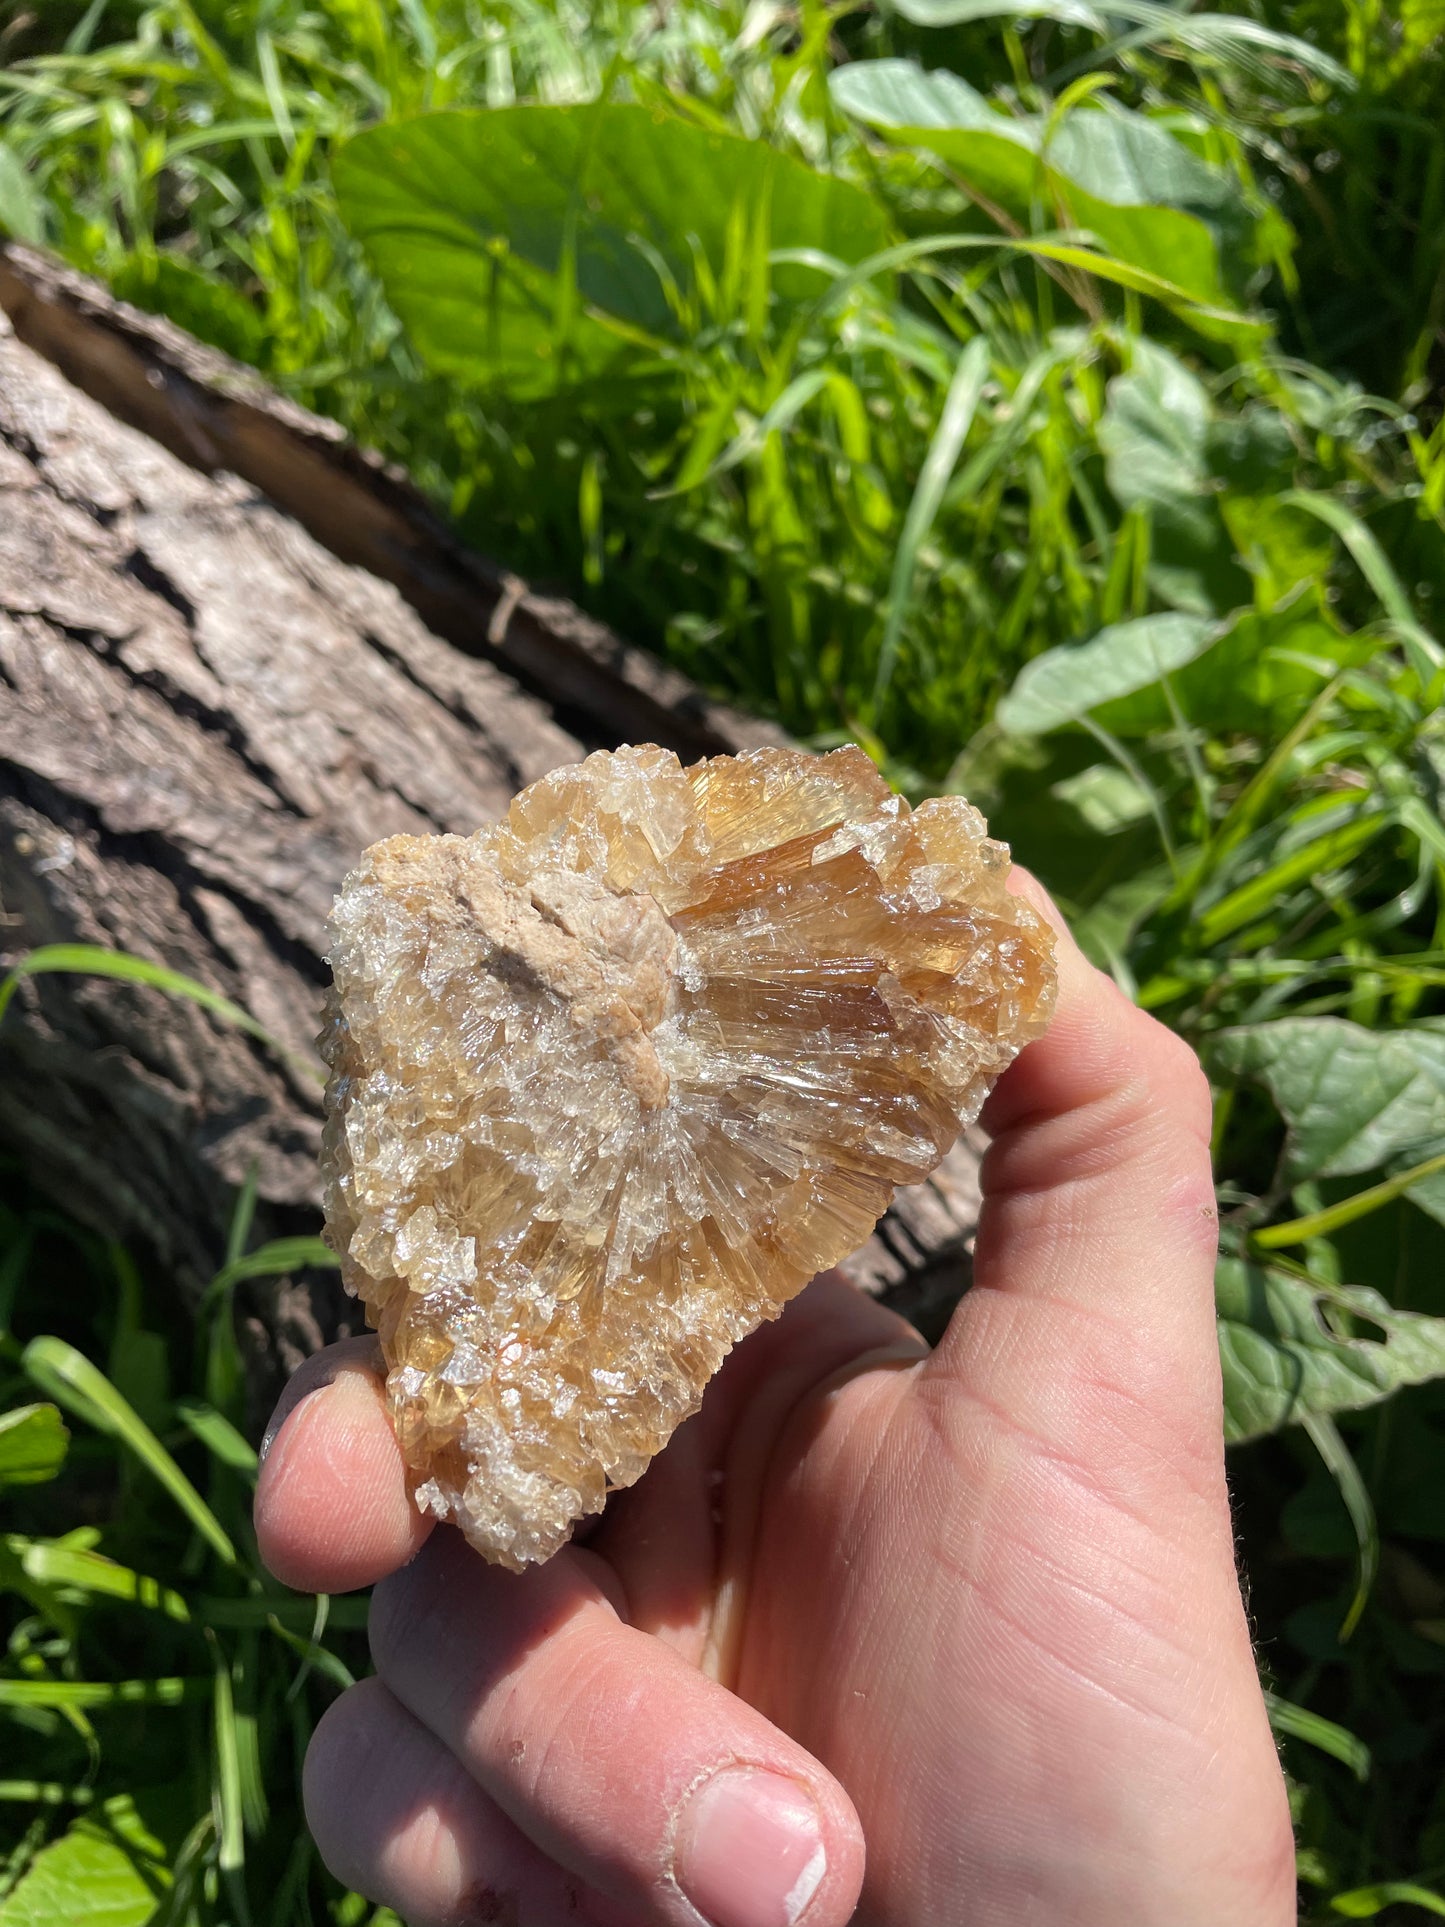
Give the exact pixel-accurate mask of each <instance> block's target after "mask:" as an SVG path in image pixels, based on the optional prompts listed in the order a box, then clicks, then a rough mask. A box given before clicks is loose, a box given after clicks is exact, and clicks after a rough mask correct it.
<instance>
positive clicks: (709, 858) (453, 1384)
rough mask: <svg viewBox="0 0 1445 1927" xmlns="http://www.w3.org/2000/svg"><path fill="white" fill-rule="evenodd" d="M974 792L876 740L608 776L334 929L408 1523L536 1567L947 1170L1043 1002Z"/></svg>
mask: <svg viewBox="0 0 1445 1927" xmlns="http://www.w3.org/2000/svg"><path fill="white" fill-rule="evenodd" d="M1007 872H1008V852H1007V850H1006V849H1005V848H1004V846H1003V845H1002V844H999V843H994V842H990V841H989V839H988V837H987V835H986V834H985V825H984V822H983V819H982V818H981V817H980V816H979V814H978V812H977V811H976V810H974V809H972V808H970V807H969V805H968V804H967V803H964V802H963V801H961V800H960V799H957V798H952V797H950V798H944V799H941V800H938V801H933V802H928V803H924V804H922V805H921V806H920V807H919V808H918V809H916V810H910V809H909V807H908V805H907V803H905V802H903V801H902V800H901V799H900V798H898V797H896V796H894V795H893V794H892V793H891V792H890V791H889V789H888V787H887V785H886V784H885V783H884V782H883V780H882V778H881V777H880V776H879V775H878V772H877V771H876V769H875V768H874V766H873V764H872V763H871V762H870V761H869V759H868V757H867V756H865V755H864V754H863V752H862V751H861V750H859V749H840V750H835V751H834V752H833V753H832V754H831V755H828V756H819V757H815V756H809V755H806V754H804V753H803V752H801V751H795V750H786V749H764V750H758V751H754V752H752V753H750V754H747V755H743V756H737V757H730V756H719V757H714V758H713V759H712V760H710V761H708V762H702V763H697V764H695V765H694V766H693V767H692V768H691V769H683V768H682V766H681V765H680V764H679V762H678V760H677V758H676V757H675V756H673V755H671V754H670V753H669V752H667V751H664V750H660V749H654V748H651V747H644V748H639V749H622V750H618V751H617V752H616V753H615V754H606V753H602V752H599V753H598V754H597V755H594V756H589V757H588V758H587V760H586V761H585V762H583V763H579V764H576V765H574V766H572V767H570V768H566V769H559V770H557V771H555V772H554V773H553V774H552V775H550V776H548V777H546V778H544V779H543V780H542V781H541V782H539V783H534V784H533V785H532V787H531V788H530V789H527V790H524V791H523V792H522V794H521V795H520V796H518V797H517V798H516V800H515V801H514V802H513V804H512V806H511V808H510V810H509V811H508V813H507V816H506V818H505V819H504V820H503V821H502V822H500V823H497V824H495V825H493V826H491V827H490V828H487V829H483V830H479V831H478V832H477V833H476V835H475V836H466V837H463V836H437V837H412V836H397V837H392V838H390V839H389V840H388V841H387V842H384V843H378V844H376V845H375V846H374V848H372V849H370V850H368V851H367V852H366V854H365V856H364V857H363V858H362V861H361V864H360V866H359V868H357V869H356V870H355V871H353V872H352V874H351V875H350V876H349V877H348V878H347V879H346V882H345V884H344V885H343V886H342V890H341V894H340V896H339V898H338V899H337V904H336V910H335V915H334V918H333V933H334V936H333V946H332V955H331V961H332V966H333V970H334V973H335V989H334V991H333V993H332V996H331V1000H330V1005H329V1011H328V1023H327V1028H326V1031H325V1033H324V1034H323V1037H322V1049H323V1053H324V1055H325V1057H326V1060H327V1063H328V1064H329V1066H330V1069H331V1079H330V1083H329V1086H328V1090H327V1126H326V1137H325V1150H324V1154H323V1155H324V1164H325V1176H326V1216H327V1224H328V1235H329V1238H330V1240H331V1243H332V1245H333V1247H334V1248H335V1250H336V1252H337V1254H338V1255H339V1257H340V1259H341V1264H342V1272H343V1276H344V1278H345V1281H346V1283H347V1285H348V1287H349V1288H350V1289H351V1290H352V1291H354V1292H357V1293H359V1294H360V1296H361V1297H362V1298H363V1299H364V1300H365V1303H366V1309H367V1312H368V1314H369V1316H370V1318H371V1320H372V1322H373V1324H374V1325H375V1326H376V1328H377V1330H378V1331H379V1332H380V1334H381V1341H382V1347H383V1350H384V1353H385V1357H386V1362H387V1366H388V1377H387V1398H388V1402H389V1406H390V1410H391V1415H392V1419H393V1422H394V1423H395V1426H396V1432H397V1437H398V1439H399V1440H400V1442H401V1448H402V1452H403V1455H404V1457H405V1459H406V1462H407V1465H408V1466H409V1467H410V1468H411V1471H412V1474H413V1477H414V1479H415V1481H416V1488H415V1489H416V1497H417V1500H418V1503H419V1504H421V1505H422V1506H424V1507H427V1508H430V1509H431V1510H432V1511H433V1512H435V1513H437V1514H439V1515H440V1516H441V1517H443V1518H449V1519H451V1520H453V1521H454V1522H455V1523H456V1524H457V1525H459V1526H460V1527H461V1528H462V1530H463V1531H464V1532H465V1534H466V1536H467V1538H468V1539H469V1540H470V1541H471V1543H472V1544H473V1545H474V1546H475V1547H477V1549H478V1550H479V1551H481V1552H483V1553H484V1554H486V1556H487V1557H488V1558H489V1559H494V1560H497V1561H499V1562H500V1563H501V1564H503V1565H506V1566H511V1567H513V1568H515V1569H520V1568H521V1567H522V1566H523V1565H524V1564H526V1563H528V1562H530V1561H533V1560H539V1559H545V1558H547V1557H548V1555H549V1554H550V1553H552V1552H554V1551H555V1550H556V1549H557V1547H558V1546H560V1545H561V1544H562V1543H563V1541H564V1540H565V1539H566V1538H567V1536H568V1533H569V1532H570V1530H571V1528H572V1525H573V1524H574V1522H575V1521H576V1520H577V1519H579V1518H581V1517H582V1516H583V1515H584V1514H586V1513H589V1512H595V1511H597V1510H598V1508H599V1507H600V1506H601V1505H602V1503H603V1499H604V1496H605V1494H606V1492H607V1490H608V1488H609V1487H610V1486H620V1485H628V1484H630V1483H631V1482H632V1481H633V1480H634V1479H636V1478H637V1477H638V1476H639V1475H640V1474H641V1473H642V1472H643V1471H644V1469H645V1468H646V1466H647V1463H648V1461H649V1460H650V1459H651V1457H652V1455H653V1454H654V1453H655V1452H656V1451H658V1449H659V1448H660V1447H661V1446H662V1445H664V1444H665V1443H666V1441H667V1439H668V1438H669V1437H670V1436H671V1434H672V1432H673V1430H674V1429H675V1427H676V1426H677V1425H678V1424H679V1422H680V1421H681V1420H682V1419H684V1418H686V1417H687V1415H688V1414H689V1413H690V1412H692V1411H694V1410H695V1409H696V1407H697V1404H698V1401H699V1399H700V1398H701V1396H702V1392H703V1389H704V1387H705V1386H706V1385H707V1382H708V1380H709V1379H710V1378H711V1377H712V1375H713V1373H714V1372H715V1371H716V1370H717V1368H718V1366H719V1365H720V1364H721V1362H722V1360H723V1358H724V1356H725V1354H726V1353H727V1351H728V1349H729V1348H730V1347H731V1346H732V1345H733V1344H735V1343H736V1342H737V1340H738V1339H739V1338H741V1337H743V1336H744V1334H745V1333H747V1332H749V1331H751V1330H752V1329H753V1327H754V1326H756V1325H757V1324H759V1323H760V1322H761V1321H762V1320H764V1319H767V1318H773V1317H775V1316H776V1315H777V1313H778V1312H779V1311H780V1310H781V1309H782V1307H783V1305H784V1304H785V1303H786V1301H787V1300H788V1299H789V1298H791V1297H792V1296H793V1294H794V1293H795V1292H796V1291H798V1290H799V1289H800V1288H801V1287H802V1285H803V1284H805V1283H806V1282H807V1280H808V1279H809V1278H811V1277H812V1276H813V1274H814V1273H815V1272H817V1271H819V1270H821V1269H823V1268H824V1267H825V1266H827V1265H830V1264H833V1263H835V1262H836V1261H837V1260H838V1259H839V1258H841V1257H843V1256H845V1255H846V1254H847V1253H848V1252H849V1251H850V1250H852V1249H853V1248H854V1247H855V1246H856V1245H858V1244H859V1243H860V1242H861V1241H862V1240H863V1239H865V1238H866V1237H867V1236H868V1234H869V1232H870V1231H871V1230H872V1228H873V1225H874V1223H875V1221H876V1220H877V1219H878V1217H879V1216H880V1215H881V1213H882V1212H883V1211H884V1210H885V1209H886V1207H887V1205H888V1202H889V1200H890V1198H891V1197H892V1195H893V1190H894V1187H895V1186H896V1185H900V1184H911V1183H914V1182H916V1181H917V1180H918V1179H921V1178H923V1177H925V1176H927V1174H928V1172H929V1171H931V1170H932V1168H933V1167H934V1165H935V1164H936V1163H937V1162H938V1160H939V1158H940V1157H942V1155H943V1153H944V1152H945V1151H946V1150H947V1149H948V1147H949V1145H950V1144H951V1143H952V1141H953V1139H954V1138H955V1136H956V1135H957V1133H958V1131H959V1129H960V1126H961V1125H963V1124H965V1123H967V1122H969V1121H970V1120H972V1118H973V1117H974V1116H975V1115H976V1113H977V1111H978V1109H979V1106H980V1104H981V1103H982V1101H983V1098H984V1096H985V1094H986V1093H987V1091H988V1089H989V1086H990V1085H991V1083H992V1081H993V1080H994V1078H995V1077H997V1075H998V1073H999V1072H1000V1071H1001V1070H1002V1069H1003V1068H1004V1066H1005V1065H1006V1064H1008V1063H1009V1061H1010V1059H1011V1058H1013V1056H1014V1055H1015V1054H1016V1052H1017V1051H1018V1050H1019V1048H1020V1046H1021V1045H1023V1044H1025V1043H1027V1042H1028V1040H1029V1039H1030V1038H1032V1037H1036V1036H1037V1035H1038V1034H1039V1032H1040V1031H1041V1030H1042V1029H1043V1027H1044V1024H1045V1022H1046V1021H1047V1018H1048V1014H1049V1010H1050V1007H1051V1004H1052V999H1053V967H1052V940H1051V937H1050V934H1049V932H1048V930H1047V928H1046V926H1045V925H1044V924H1043V923H1042V921H1041V920H1040V919H1039V917H1038V916H1036V915H1035V913H1034V912H1033V911H1032V910H1031V909H1030V908H1029V907H1028V906H1027V905H1026V904H1024V903H1021V902H1020V901H1018V899H1016V898H1014V897H1011V896H1009V895H1008V894H1007V893H1006V891H1005V889H1004V878H1005V876H1006V874H1007Z"/></svg>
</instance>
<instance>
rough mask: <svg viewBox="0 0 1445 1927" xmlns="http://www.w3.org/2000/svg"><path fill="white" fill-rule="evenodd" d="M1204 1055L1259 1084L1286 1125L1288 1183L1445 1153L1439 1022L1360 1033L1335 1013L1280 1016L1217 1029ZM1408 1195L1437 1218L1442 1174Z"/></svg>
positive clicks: (1443, 1207) (1444, 1215)
mask: <svg viewBox="0 0 1445 1927" xmlns="http://www.w3.org/2000/svg"><path fill="white" fill-rule="evenodd" d="M1208 1061H1209V1064H1210V1066H1211V1068H1212V1069H1214V1070H1216V1071H1219V1072H1223V1073H1226V1074H1227V1075H1230V1076H1233V1077H1251V1078H1256V1079H1257V1080H1258V1081H1259V1082H1260V1083H1262V1084H1263V1085H1265V1087H1266V1088H1267V1089H1268V1091H1269V1094H1270V1096H1271V1097H1272V1098H1273V1099H1274V1101H1275V1104H1276V1106H1277V1108H1278V1110H1279V1113H1280V1116H1281V1117H1282V1118H1283V1119H1284V1121H1285V1124H1286V1126H1287V1130H1288V1135H1287V1138H1286V1141H1285V1155H1284V1176H1285V1179H1286V1181H1287V1182H1288V1183H1290V1184H1300V1183H1302V1182H1303V1181H1304V1180H1305V1179H1307V1178H1315V1177H1348V1176H1352V1175H1354V1174H1356V1173H1358V1172H1361V1171H1373V1170H1377V1169H1379V1168H1380V1167H1382V1166H1391V1165H1394V1166H1413V1165H1415V1164H1418V1163H1420V1162H1422V1161H1424V1160H1425V1159H1427V1158H1429V1157H1432V1156H1434V1155H1435V1154H1436V1153H1438V1152H1440V1151H1442V1150H1445V1024H1441V1023H1439V1022H1436V1021H1427V1022H1424V1023H1419V1024H1412V1025H1410V1026H1409V1027H1408V1028H1402V1029H1399V1030H1366V1029H1365V1028H1364V1026H1363V1025H1360V1024H1353V1023H1350V1022H1349V1021H1348V1019H1346V1018H1343V1017H1280V1018H1276V1019H1275V1020H1274V1021H1273V1022H1272V1023H1268V1024H1252V1025H1248V1026H1242V1027H1240V1028H1238V1029H1236V1030H1225V1031H1220V1032H1219V1033H1218V1035H1217V1036H1215V1037H1213V1038H1212V1039H1211V1040H1210V1043H1209V1049H1208ZM1407 1195H1408V1196H1409V1197H1411V1198H1412V1199H1413V1200H1414V1201H1415V1203H1416V1204H1418V1205H1420V1206H1421V1208H1422V1209H1423V1210H1426V1211H1428V1212H1429V1213H1430V1214H1431V1216H1432V1217H1435V1218H1439V1219H1440V1220H1441V1221H1442V1222H1445V1178H1442V1177H1433V1178H1429V1179H1426V1180H1425V1181H1424V1182H1422V1183H1420V1184H1416V1185H1413V1186H1412V1187H1411V1189H1410V1191H1409V1192H1408V1194H1407Z"/></svg>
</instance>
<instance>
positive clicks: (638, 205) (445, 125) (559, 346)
mask: <svg viewBox="0 0 1445 1927" xmlns="http://www.w3.org/2000/svg"><path fill="white" fill-rule="evenodd" d="M334 175H335V181H336V189H337V193H338V196H339V198H340V202H341V207H342V211H343V214H344V216H345V218H346V221H347V223H348V225H349V226H350V228H351V230H352V232H353V233H354V234H355V235H356V236H357V238H358V239H359V240H360V241H362V242H363V243H364V245H365V246H366V248H367V250H368V252H369V253H370V255H371V257H372V259H373V260H374V261H375V263H376V265H377V267H378V268H379V269H380V271H381V275H382V279H383V281H384V282H385V284H386V289H387V293H388V295H389V297H390V299H391V301H392V303H393V305H394V306H395V308H396V309H397V312H398V313H399V314H400V315H401V317H402V319H403V320H404V321H405V323H406V324H407V328H408V330H409V331H410V334H411V337H412V339H413V341H414V342H415V343H416V346H417V348H418V350H419V351H420V353H421V354H422V356H423V357H424V359H425V360H426V361H427V362H428V363H429V364H430V365H431V366H432V367H434V368H437V369H440V370H443V371H444V372H448V373H454V374H461V375H465V376H467V377H470V378H473V379H482V380H486V381H494V382H505V383H506V385H507V387H508V390H509V392H510V393H512V394H514V395H520V394H526V393H538V392H543V391H545V390H548V389H550V388H552V387H554V386H556V385H557V383H558V382H559V381H563V380H565V379H567V378H568V377H577V376H594V377H595V376H599V375H603V374H606V373H616V372H618V371H620V370H621V369H623V368H624V367H626V366H628V365H629V364H636V363H637V362H638V359H639V355H640V354H641V355H642V356H643V357H644V358H645V359H648V360H649V361H650V363H651V364H652V365H655V360H656V352H657V351H661V350H664V349H676V348H678V347H680V346H682V345H683V344H685V343H686V342H687V341H689V340H690V339H691V337H692V335H693V333H694V331H695V327H696V326H697V325H698V324H699V322H700V321H701V322H703V323H706V322H709V321H717V320H730V319H737V318H739V314H740V312H741V308H742V305H743V303H744V302H745V300H746V299H747V295H746V291H745V289H744V283H747V282H748V276H749V274H751V275H752V276H753V277H754V280H753V283H752V284H750V285H752V288H753V297H754V299H758V298H761V299H763V300H766V299H767V297H768V296H769V295H770V296H771V297H772V298H773V299H774V300H775V301H776V302H778V303H779V304H782V305H783V306H785V307H786V306H788V305H790V304H796V303H798V302H800V301H804V300H811V299H814V298H815V297H816V296H818V295H819V294H820V293H822V292H823V290H824V289H825V288H826V287H827V285H828V276H827V275H826V274H825V273H823V272H821V271H820V270H819V269H817V268H813V267H808V266H806V265H804V264H802V263H800V262H797V261H793V262H787V263H780V264H777V265H775V266H774V267H773V268H772V269H771V273H770V280H768V279H766V277H768V275H769V270H768V265H767V264H768V257H769V256H770V255H771V254H773V253H775V252H779V251H782V252H786V251H789V250H794V251H796V250H810V251H814V252H817V253H820V254H823V255H826V256H829V257H831V258H832V259H833V260H835V261H840V262H843V263H845V264H856V263H858V262H860V261H863V260H865V259H867V258H868V257H870V256H871V255H873V254H875V253H877V252H878V251H879V250H880V249H882V248H883V247H884V246H885V245H886V243H887V241H888V240H889V238H890V232H889V222H888V217H887V215H886V214H885V212H884V211H883V209H882V208H881V207H880V205H879V204H878V203H877V202H876V201H875V200H874V199H873V198H872V197H871V196H870V195H869V194H868V193H866V192H865V191H864V190H863V189H862V188H859V187H855V186H853V185H851V184H850V183H848V182H846V181H840V180H834V179H830V178H829V177H828V176H826V175H823V174H819V173H816V172H815V171H814V170H813V169H812V168H810V167H807V166H806V165H805V164H804V163H803V162H802V161H799V160H796V159H794V158H793V157H792V156H790V155H786V154H783V153H781V152H779V151H778V150H777V149H776V148H773V147H770V146H768V145H767V144H766V143H764V142H762V141H751V140H746V139H743V138H742V137H741V136H739V135H735V134H726V133H720V132H716V131H714V130H713V129H710V128H703V127H699V126H697V125H696V124H694V123H693V122H691V121H685V120H682V119H681V118H678V117H675V116H673V115H670V114H667V113H664V112H662V111H660V110H658V109H654V108H652V107H642V106H633V105H628V104H618V103H598V104H595V105H590V106H528V107H508V108H501V109H494V110H492V111H489V112H485V111H484V112H470V111H459V110H458V111H449V112H444V113H435V114H424V115H419V116H418V117H416V118H415V119H412V120H408V121H402V122H399V123H390V124H387V125H385V126H381V127H375V128H371V129H368V130H367V131H366V132H365V133H362V134H358V135H357V136H355V138H354V139H352V140H351V141H349V142H348V143H347V144H346V145H345V146H344V147H343V148H342V149H341V151H340V152H339V154H338V155H337V157H336V160H335V163H334ZM682 183H685V184H686V191H685V194H684V193H681V192H680V185H681V184H682ZM758 275H762V276H764V277H765V280H764V281H763V282H762V283H758V282H757V280H756V277H757V276H758ZM705 284H706V285H707V286H711V287H712V288H714V289H718V290H722V289H729V288H731V289H733V291H734V292H733V295H732V298H731V306H732V310H733V312H731V313H729V314H726V315H707V316H705V315H701V314H700V304H702V303H703V302H704V299H705V293H706V288H705ZM717 298H718V299H721V298H722V297H721V296H718V297H717Z"/></svg>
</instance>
